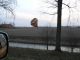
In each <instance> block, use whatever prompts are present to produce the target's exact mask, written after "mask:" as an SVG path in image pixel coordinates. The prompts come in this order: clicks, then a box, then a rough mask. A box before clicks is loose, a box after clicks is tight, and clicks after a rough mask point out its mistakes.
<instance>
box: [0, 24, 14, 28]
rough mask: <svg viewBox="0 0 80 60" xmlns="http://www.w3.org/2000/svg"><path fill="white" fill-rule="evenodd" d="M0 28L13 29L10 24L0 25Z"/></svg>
mask: <svg viewBox="0 0 80 60" xmlns="http://www.w3.org/2000/svg"><path fill="white" fill-rule="evenodd" d="M0 28H14V26H13V25H12V24H0Z"/></svg>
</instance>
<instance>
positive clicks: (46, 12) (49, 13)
mask: <svg viewBox="0 0 80 60" xmlns="http://www.w3.org/2000/svg"><path fill="white" fill-rule="evenodd" d="M42 13H44V14H49V15H56V14H57V12H55V13H52V14H51V13H47V12H42Z"/></svg>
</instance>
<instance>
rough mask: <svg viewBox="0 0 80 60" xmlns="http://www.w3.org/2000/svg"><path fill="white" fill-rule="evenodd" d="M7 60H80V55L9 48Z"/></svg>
mask: <svg viewBox="0 0 80 60" xmlns="http://www.w3.org/2000/svg"><path fill="white" fill-rule="evenodd" d="M5 60H80V54H79V53H69V52H56V51H45V50H37V49H23V48H9V53H8V56H7V57H6V59H5Z"/></svg>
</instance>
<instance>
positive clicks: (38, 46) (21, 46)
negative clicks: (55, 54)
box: [9, 42, 80, 53]
mask: <svg viewBox="0 0 80 60" xmlns="http://www.w3.org/2000/svg"><path fill="white" fill-rule="evenodd" d="M9 46H10V47H17V48H33V49H41V50H47V45H39V44H24V43H13V42H10V43H9ZM48 50H55V46H51V45H49V46H48ZM61 50H62V51H68V52H71V48H70V47H64V46H62V47H61ZM73 52H78V53H80V48H74V49H73Z"/></svg>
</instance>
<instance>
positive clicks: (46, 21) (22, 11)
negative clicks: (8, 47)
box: [8, 0, 80, 27]
mask: <svg viewBox="0 0 80 60" xmlns="http://www.w3.org/2000/svg"><path fill="white" fill-rule="evenodd" d="M45 1H46V0H17V6H16V7H15V10H14V13H15V17H16V19H15V21H14V23H15V25H16V26H27V27H31V25H30V22H31V19H33V18H38V25H39V26H56V25H57V17H56V16H57V15H54V16H52V15H48V14H43V13H42V12H45V11H46V12H50V13H52V12H53V13H54V12H56V11H57V9H53V8H47V7H48V6H50V5H49V4H47V3H45ZM51 1H52V0H51ZM69 1H70V3H69ZM77 1H78V0H63V2H64V3H66V4H70V6H72V7H75V8H72V9H71V18H70V20H69V22H68V16H69V10H68V8H67V7H66V6H65V5H63V12H62V13H63V15H62V25H63V26H67V25H72V26H74V25H75V26H77V25H79V24H80V23H79V22H80V21H79V19H80V13H79V12H80V9H79V8H80V2H79V1H78V2H77ZM10 19H11V18H10ZM8 21H10V20H8ZM11 22H13V20H12V21H11Z"/></svg>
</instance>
